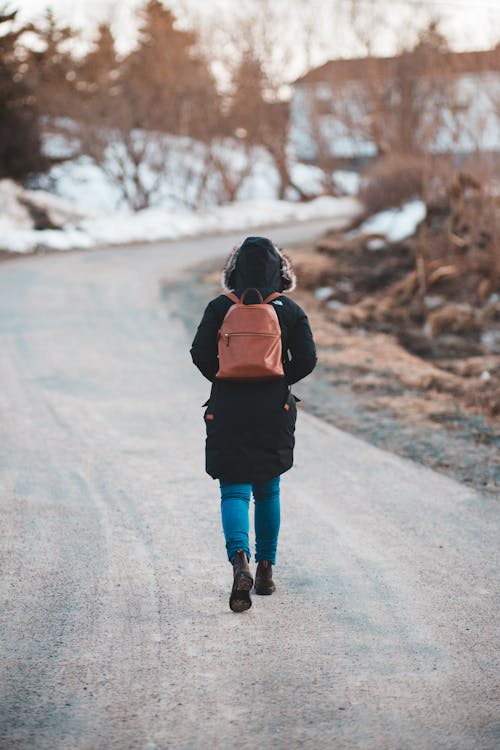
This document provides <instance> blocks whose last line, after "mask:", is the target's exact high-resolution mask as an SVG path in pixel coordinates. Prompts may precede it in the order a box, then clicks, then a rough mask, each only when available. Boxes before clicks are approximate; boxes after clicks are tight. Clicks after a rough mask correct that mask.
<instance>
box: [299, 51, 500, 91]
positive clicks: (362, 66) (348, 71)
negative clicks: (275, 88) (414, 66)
mask: <svg viewBox="0 0 500 750" xmlns="http://www.w3.org/2000/svg"><path fill="white" fill-rule="evenodd" d="M412 54H415V53H413V52H404V53H403V54H401V55H396V56H392V57H374V56H369V57H351V58H339V59H337V60H329V61H328V62H326V63H324V64H323V65H320V66H319V67H318V68H313V69H312V70H309V71H308V72H307V73H306V74H305V75H303V76H302V77H301V78H298V79H297V80H296V81H294V84H293V85H295V86H296V85H302V84H311V83H324V82H330V81H335V82H340V81H357V80H362V79H363V78H364V77H365V76H366V75H367V74H368V73H371V74H373V73H377V74H378V75H382V76H384V77H385V76H390V75H391V74H392V73H393V72H394V71H395V70H396V67H397V66H398V64H400V63H401V61H402V60H403V59H404V58H405V57H409V56H411V55H412ZM442 58H443V64H446V65H447V66H449V70H450V72H452V73H455V74H456V73H480V72H485V71H495V72H499V73H500V44H497V46H496V47H495V48H494V49H490V50H476V51H473V52H447V53H444V54H443V55H442Z"/></svg>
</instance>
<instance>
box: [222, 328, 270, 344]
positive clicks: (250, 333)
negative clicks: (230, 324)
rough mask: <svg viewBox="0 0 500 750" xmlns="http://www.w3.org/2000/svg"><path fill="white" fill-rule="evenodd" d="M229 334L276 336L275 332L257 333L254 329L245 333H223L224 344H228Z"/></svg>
mask: <svg viewBox="0 0 500 750" xmlns="http://www.w3.org/2000/svg"><path fill="white" fill-rule="evenodd" d="M230 336H273V337H274V338H278V334H277V333H258V332H256V331H248V332H247V333H244V332H240V333H225V334H224V338H225V339H226V346H229V337H230Z"/></svg>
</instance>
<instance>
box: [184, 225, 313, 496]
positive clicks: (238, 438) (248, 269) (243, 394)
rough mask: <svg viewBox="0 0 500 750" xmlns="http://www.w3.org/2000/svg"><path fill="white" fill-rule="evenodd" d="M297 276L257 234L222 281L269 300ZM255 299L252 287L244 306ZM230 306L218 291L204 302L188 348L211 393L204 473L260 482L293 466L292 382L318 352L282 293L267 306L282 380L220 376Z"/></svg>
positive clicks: (239, 252) (233, 259)
mask: <svg viewBox="0 0 500 750" xmlns="http://www.w3.org/2000/svg"><path fill="white" fill-rule="evenodd" d="M249 258H251V260H252V262H251V263H248V260H249ZM294 281H295V277H294V275H293V271H292V270H291V265H290V261H289V259H288V258H287V257H286V256H285V255H284V254H283V253H282V252H281V251H280V250H278V249H277V248H276V247H275V246H274V245H273V244H272V243H271V242H270V241H269V240H266V239H265V238H260V237H258V238H248V239H247V240H245V242H244V243H243V245H242V246H241V247H240V248H237V249H235V251H233V253H232V255H231V256H230V257H229V259H228V263H227V264H226V267H225V269H224V271H223V283H224V285H225V286H226V288H227V287H229V288H232V289H233V290H234V291H235V292H236V294H237V295H238V296H241V294H242V292H243V291H244V289H246V288H248V287H256V288H257V289H259V291H260V292H261V294H262V296H263V297H266V296H267V295H268V294H270V293H271V292H273V291H282V290H284V289H290V288H292V287H293V284H294ZM230 285H231V286H230ZM256 301H257V299H256V297H255V296H254V297H252V294H251V293H250V292H249V293H248V294H247V296H246V298H245V303H246V304H247V303H248V304H250V303H252V302H256ZM232 304H234V303H233V302H232V301H231V300H230V299H229V298H228V297H226V296H225V295H222V294H221V295H219V296H218V297H216V298H215V299H213V300H211V301H210V302H209V304H208V305H207V307H206V309H205V312H204V315H203V318H202V320H201V323H200V325H199V326H198V330H197V333H196V336H195V338H194V341H193V344H192V347H191V356H192V359H193V362H194V364H195V365H196V366H197V367H198V368H199V370H200V371H201V372H202V373H203V375H204V376H205V377H206V378H208V380H210V381H212V388H211V392H210V398H209V399H208V401H207V402H206V403H205V404H203V406H205V407H206V409H205V412H204V419H205V425H206V433H207V438H206V443H205V457H206V471H207V473H208V474H209V475H210V476H211V477H213V478H214V479H222V480H223V481H226V482H259V481H265V480H268V479H272V478H273V477H276V476H278V475H279V474H282V473H283V472H285V471H287V470H288V469H290V467H291V466H292V464H293V449H294V445H295V434H294V433H295V421H296V417H297V407H296V401H298V400H300V399H298V398H297V397H296V396H294V394H292V392H291V387H290V386H291V385H292V384H293V383H296V382H297V381H298V380H300V379H301V378H303V377H305V376H306V375H308V374H309V373H310V372H311V371H312V370H313V369H314V366H315V364H316V349H315V346H314V341H313V337H312V333H311V329H310V326H309V321H308V319H307V316H306V314H305V312H304V311H303V310H302V308H301V307H300V306H299V305H298V304H297V303H296V302H294V301H293V300H292V299H290V298H288V297H286V296H280V297H278V298H277V299H276V300H273V302H270V303H268V304H272V305H273V306H274V308H275V310H276V313H277V315H278V320H279V323H280V327H281V335H282V351H283V369H284V372H285V377H284V378H278V379H276V380H272V381H267V382H256V383H238V382H230V381H226V380H217V379H216V378H215V374H216V372H217V369H218V357H217V332H218V330H219V328H220V327H221V324H222V321H223V319H224V316H225V314H226V312H227V311H228V310H229V308H230V307H231V305H232ZM287 405H288V406H287ZM207 415H210V418H209V419H207Z"/></svg>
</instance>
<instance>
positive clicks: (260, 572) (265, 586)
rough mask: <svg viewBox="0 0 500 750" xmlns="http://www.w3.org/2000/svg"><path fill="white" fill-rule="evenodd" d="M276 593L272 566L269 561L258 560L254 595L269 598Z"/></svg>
mask: <svg viewBox="0 0 500 750" xmlns="http://www.w3.org/2000/svg"><path fill="white" fill-rule="evenodd" d="M273 591H276V586H275V585H274V581H273V566H272V564H271V563H270V562H269V560H259V562H258V563H257V570H256V571H255V593H256V594H261V595H263V596H269V594H272V593H273Z"/></svg>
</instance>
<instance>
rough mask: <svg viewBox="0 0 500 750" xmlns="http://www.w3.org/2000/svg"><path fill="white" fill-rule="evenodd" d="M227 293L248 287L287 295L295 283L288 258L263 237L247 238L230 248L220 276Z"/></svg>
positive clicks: (240, 290) (241, 290)
mask: <svg viewBox="0 0 500 750" xmlns="http://www.w3.org/2000/svg"><path fill="white" fill-rule="evenodd" d="M221 283H222V287H223V288H224V289H225V291H227V292H234V291H235V292H236V293H238V292H239V293H241V292H243V291H244V290H245V289H247V288H248V287H257V288H258V289H261V290H264V291H269V290H270V291H276V292H291V291H293V290H294V289H295V287H296V284H297V280H296V277H295V272H294V270H293V268H292V262H291V260H290V258H289V257H288V256H287V255H285V253H284V252H283V251H282V250H281V249H280V248H278V247H276V245H274V244H273V243H272V242H271V240H268V239H267V238H266V237H247V238H246V240H245V241H244V242H243V243H242V244H241V245H239V246H238V247H235V248H233V250H232V252H231V253H230V255H229V257H228V259H227V261H226V263H225V265H224V268H223V270H222V274H221Z"/></svg>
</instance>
